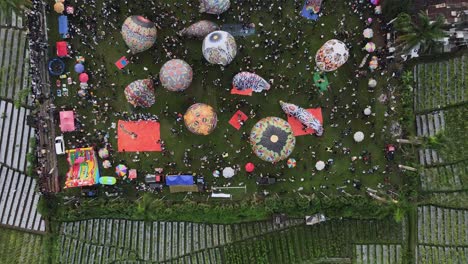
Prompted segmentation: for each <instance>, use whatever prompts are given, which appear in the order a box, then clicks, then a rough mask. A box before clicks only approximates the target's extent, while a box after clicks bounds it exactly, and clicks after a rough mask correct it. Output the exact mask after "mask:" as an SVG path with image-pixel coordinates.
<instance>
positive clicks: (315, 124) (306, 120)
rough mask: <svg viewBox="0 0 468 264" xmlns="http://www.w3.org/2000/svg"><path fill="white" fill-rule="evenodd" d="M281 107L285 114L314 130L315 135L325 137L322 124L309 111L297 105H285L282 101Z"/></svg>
mask: <svg viewBox="0 0 468 264" xmlns="http://www.w3.org/2000/svg"><path fill="white" fill-rule="evenodd" d="M280 105H281V109H283V112H285V113H286V114H288V115H291V116H293V117H295V118H296V119H297V120H299V122H301V123H302V124H303V125H305V126H306V127H308V128H312V129H313V130H315V134H316V135H317V136H321V135H323V126H322V124H321V123H320V121H319V120H318V119H317V118H316V117H315V116H313V115H312V114H311V113H309V112H308V111H307V110H305V109H304V108H302V107H299V106H297V105H295V104H290V103H285V102H283V101H280Z"/></svg>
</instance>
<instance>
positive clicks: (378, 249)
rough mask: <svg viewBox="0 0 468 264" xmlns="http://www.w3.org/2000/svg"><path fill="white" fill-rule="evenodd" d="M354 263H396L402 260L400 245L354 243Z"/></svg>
mask: <svg viewBox="0 0 468 264" xmlns="http://www.w3.org/2000/svg"><path fill="white" fill-rule="evenodd" d="M353 263H355V264H374V263H381V264H398V263H403V262H402V248H401V245H399V244H397V245H389V244H385V245H379V244H377V245H372V244H371V245H356V249H355V253H354V260H353Z"/></svg>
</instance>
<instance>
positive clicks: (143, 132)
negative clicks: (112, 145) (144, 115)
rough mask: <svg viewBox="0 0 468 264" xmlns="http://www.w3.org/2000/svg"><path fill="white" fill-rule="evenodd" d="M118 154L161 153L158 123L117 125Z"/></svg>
mask: <svg viewBox="0 0 468 264" xmlns="http://www.w3.org/2000/svg"><path fill="white" fill-rule="evenodd" d="M117 136H118V142H117V143H118V149H119V152H123V151H126V152H136V151H161V144H160V143H159V140H160V134H159V123H158V122H156V121H123V120H119V122H118V124H117Z"/></svg>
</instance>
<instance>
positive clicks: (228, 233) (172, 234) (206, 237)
mask: <svg viewBox="0 0 468 264" xmlns="http://www.w3.org/2000/svg"><path fill="white" fill-rule="evenodd" d="M303 222H304V221H303V220H302V219H301V220H288V222H287V223H286V224H285V225H283V226H276V225H273V224H272V223H271V222H269V221H268V222H267V221H265V222H255V223H242V224H234V225H213V224H198V223H190V222H152V223H145V222H143V221H129V220H118V219H90V220H85V221H79V222H69V223H63V224H62V227H61V240H60V243H61V249H62V252H61V254H60V260H59V262H61V263H86V262H85V260H87V259H89V258H92V259H94V260H95V263H108V262H111V261H116V260H145V261H159V262H162V261H168V260H171V259H173V258H178V257H180V258H185V257H187V256H190V258H191V257H193V255H194V254H196V252H199V251H203V250H205V249H210V248H214V247H218V246H222V245H225V244H228V243H232V242H235V241H240V240H245V239H249V238H251V237H255V236H259V235H262V234H265V233H268V232H274V231H277V230H282V229H285V228H287V227H290V226H295V225H300V224H303ZM218 256H219V255H213V254H212V253H204V254H201V255H199V256H198V257H203V258H205V257H206V258H211V257H213V258H214V259H216V258H218ZM198 257H197V258H198ZM200 263H203V262H200ZM205 263H206V262H205ZM215 263H216V262H215Z"/></svg>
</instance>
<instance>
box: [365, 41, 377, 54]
mask: <svg viewBox="0 0 468 264" xmlns="http://www.w3.org/2000/svg"><path fill="white" fill-rule="evenodd" d="M364 49H365V50H366V51H367V52H374V50H375V43H374V42H367V44H366V46H365V47H364Z"/></svg>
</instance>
